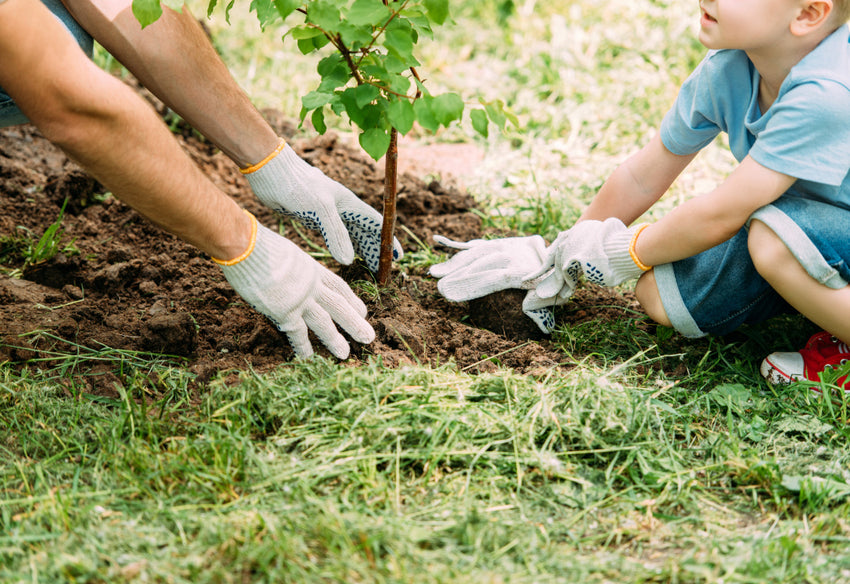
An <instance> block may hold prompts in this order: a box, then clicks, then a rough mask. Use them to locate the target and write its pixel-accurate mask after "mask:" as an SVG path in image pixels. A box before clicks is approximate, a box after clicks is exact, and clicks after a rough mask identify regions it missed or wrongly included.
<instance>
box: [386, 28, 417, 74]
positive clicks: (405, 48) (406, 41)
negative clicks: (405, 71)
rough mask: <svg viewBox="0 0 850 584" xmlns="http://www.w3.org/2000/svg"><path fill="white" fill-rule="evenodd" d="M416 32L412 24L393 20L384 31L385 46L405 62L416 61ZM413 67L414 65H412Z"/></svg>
mask: <svg viewBox="0 0 850 584" xmlns="http://www.w3.org/2000/svg"><path fill="white" fill-rule="evenodd" d="M405 25H406V26H405ZM414 35H415V32H414V31H413V28H411V26H410V24H408V23H406V22H405V23H402V22H399V21H398V20H393V21H392V23H390V26H389V27H387V29H386V31H385V32H384V43H383V44H384V46H385V47H386V48H387V51H389V52H390V53H393V54H394V55H395V56H396V57H398V58H399V59H400V60H402V61H404V62H405V63H412V62H413V61H415V59H414V57H413V45H414V43H415V41H414ZM410 66H411V67H413V66H414V65H410Z"/></svg>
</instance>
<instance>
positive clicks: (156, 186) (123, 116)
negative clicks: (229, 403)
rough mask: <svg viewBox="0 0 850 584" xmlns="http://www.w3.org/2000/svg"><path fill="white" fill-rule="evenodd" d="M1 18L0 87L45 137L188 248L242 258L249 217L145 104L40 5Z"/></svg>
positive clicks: (16, 6) (18, 1)
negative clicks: (1, 58)
mask: <svg viewBox="0 0 850 584" xmlns="http://www.w3.org/2000/svg"><path fill="white" fill-rule="evenodd" d="M0 11H2V12H3V14H2V15H0V16H2V17H0V54H3V55H4V58H3V61H2V64H0V85H2V86H3V87H4V89H6V91H7V92H8V93H9V95H10V96H12V98H13V99H14V100H15V102H16V103H17V104H18V105H19V107H20V108H21V110H22V111H23V112H24V114H26V116H27V117H28V118H29V119H30V120H31V121H32V122H33V123H34V124H35V125H36V126H38V128H39V129H40V130H41V131H42V133H43V134H44V135H45V137H47V138H48V139H49V140H51V141H52V142H53V143H54V144H56V145H57V146H59V147H60V148H62V149H63V150H64V151H65V152H67V153H68V154H69V155H70V156H71V157H72V158H74V159H76V160H77V161H78V162H79V163H80V164H81V165H82V166H83V167H84V168H85V169H86V170H88V171H89V172H90V173H91V174H92V175H93V176H95V177H96V178H97V179H98V180H100V181H101V182H102V183H103V184H104V186H105V187H106V188H107V189H109V190H111V191H112V192H113V193H114V194H115V195H116V196H118V197H120V198H121V199H122V200H124V201H125V202H127V203H128V204H130V205H131V206H132V207H134V208H135V209H137V210H138V211H139V212H140V213H142V214H143V215H145V216H146V217H148V218H149V219H151V220H152V221H153V222H155V223H157V224H158V225H160V226H162V227H163V228H165V229H167V230H169V231H171V232H172V233H174V234H176V235H178V236H179V237H181V238H183V239H185V240H186V241H188V242H189V243H191V244H193V245H195V246H197V247H198V248H200V249H202V250H203V251H206V252H207V253H210V254H212V255H215V256H216V257H223V258H227V257H233V256H235V255H239V254H240V253H242V251H244V249H245V247H246V246H247V243H248V239H249V237H250V223H249V222H247V221H246V220H245V218H244V216H243V215H244V214H243V213H241V211H240V210H239V208H238V206H237V205H236V203H235V202H234V201H233V200H232V199H230V198H229V197H227V196H226V195H225V194H224V193H222V192H221V191H219V190H218V189H216V188H215V186H214V185H213V184H212V183H211V182H210V181H209V180H208V179H206V177H204V175H203V174H202V173H201V172H200V170H199V169H198V168H197V167H196V166H195V165H194V163H193V162H192V161H191V159H189V157H188V156H187V155H186V154H185V153H184V152H183V151H182V150H181V149H180V147H179V145H178V144H177V143H176V141H175V140H174V138H173V136H172V135H171V133H170V132H168V130H167V128H166V127H165V126H164V124H163V123H162V122H161V120H159V119H158V118H157V116H156V114H155V112H154V111H153V110H152V109H151V108H150V107H149V106H148V105H147V104H146V103H145V102H144V101H143V100H142V99H141V98H140V97H139V96H138V95H136V94H135V93H134V92H133V91H132V90H130V89H129V88H128V87H127V86H126V85H124V84H123V83H121V82H120V81H118V80H117V79H115V78H114V77H112V76H110V75H108V74H106V73H104V72H103V71H101V70H100V69H98V68H97V67H96V66H95V65H94V64H93V63H92V62H91V61H90V60H89V59H88V58H87V57H86V55H85V54H84V53H83V52H82V51H81V50H80V48H79V47H78V46H77V44H76V42H75V41H74V39H73V38H72V37H71V36H70V35H68V34H67V32H66V31H65V30H64V28H63V27H62V25H61V24H60V23H59V22H58V21H57V20H56V19H55V18H53V16H52V15H51V14H50V12H49V11H48V10H47V9H46V8H44V6H43V5H42V4H41V3H40V2H38V0H13V1H8V2H4V3H2V4H0Z"/></svg>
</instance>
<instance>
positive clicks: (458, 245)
mask: <svg viewBox="0 0 850 584" xmlns="http://www.w3.org/2000/svg"><path fill="white" fill-rule="evenodd" d="M432 237H433V238H434V242H435V243H438V244H439V245H442V246H443V247H450V248H452V249H469V248H470V247H471V246H470V245H469V244H468V243H466V242H465V241H455V240H454V239H449V238H448V237H445V236H443V235H438V234H436V233H435V234H434V235H433V236H432Z"/></svg>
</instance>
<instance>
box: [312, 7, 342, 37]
mask: <svg viewBox="0 0 850 584" xmlns="http://www.w3.org/2000/svg"><path fill="white" fill-rule="evenodd" d="M307 22H312V23H313V24H315V25H316V26H318V27H319V28H321V29H323V30H325V31H326V32H337V27H338V26H339V23H340V16H339V8H337V6H336V3H335V2H333V1H332V0H316V1H315V2H310V3H309V4H308V5H307Z"/></svg>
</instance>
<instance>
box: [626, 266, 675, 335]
mask: <svg viewBox="0 0 850 584" xmlns="http://www.w3.org/2000/svg"><path fill="white" fill-rule="evenodd" d="M635 296H636V297H637V300H638V302H640V305H641V307H642V308H643V309H644V311H645V312H646V314H647V315H648V316H649V317H650V318H651V319H652V320H654V321H655V322H657V323H658V324H661V325H664V326H672V324H671V323H670V319H669V318H668V317H667V311H666V310H664V304H663V303H662V302H661V294H660V293H659V292H658V284H657V283H656V281H655V271H654V270H649V271H648V272H646V273H645V274H643V275H642V276H641V277H640V279H639V280H638V282H637V285H636V286H635Z"/></svg>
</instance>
